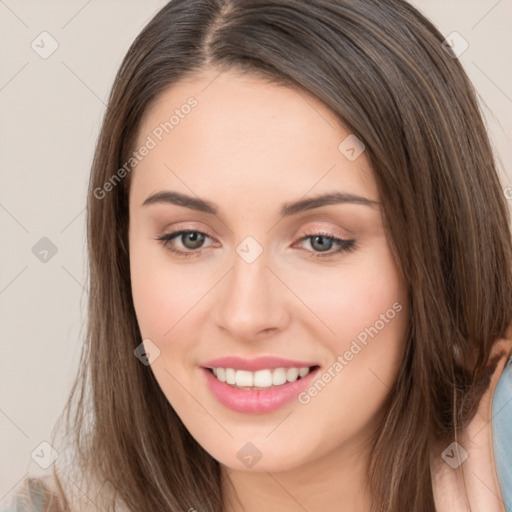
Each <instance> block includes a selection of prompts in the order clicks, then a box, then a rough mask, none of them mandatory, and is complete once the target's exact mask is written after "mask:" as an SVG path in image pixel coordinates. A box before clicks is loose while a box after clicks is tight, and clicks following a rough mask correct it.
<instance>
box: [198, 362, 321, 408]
mask: <svg viewBox="0 0 512 512" xmlns="http://www.w3.org/2000/svg"><path fill="white" fill-rule="evenodd" d="M201 369H202V370H203V372H204V373H205V375H206V383H207V385H208V387H209V388H210V391H211V392H212V393H213V394H214V395H215V397H216V398H217V400H218V401H219V402H220V403H221V404H222V405H224V406H226V407H228V408H229V409H232V410H233V411H236V412H243V413H252V414H262V413H266V412H272V411H275V410H276V409H279V408H280V407H282V406H283V405H286V404H288V403H290V402H291V401H293V400H294V399H295V398H297V396H298V394H299V393H300V392H301V391H304V389H305V388H307V387H308V386H309V385H310V383H311V381H312V380H313V378H314V377H315V375H316V374H317V372H318V370H320V368H319V367H317V368H315V369H314V370H311V371H310V372H309V373H308V374H307V375H306V376H305V377H302V378H300V379H298V380H296V381H295V382H287V383H286V384H282V385H280V386H273V387H269V388H262V389H261V390H259V389H258V390H252V389H240V388H236V387H234V386H230V385H229V384H226V383H225V382H221V381H220V380H219V379H217V377H215V376H214V375H213V373H211V372H210V370H207V369H206V368H201Z"/></svg>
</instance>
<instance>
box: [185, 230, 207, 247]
mask: <svg viewBox="0 0 512 512" xmlns="http://www.w3.org/2000/svg"><path fill="white" fill-rule="evenodd" d="M202 237H203V235H201V234H199V233H186V234H185V241H184V244H183V245H185V247H187V249H197V248H198V247H200V246H201V243H202V242H203V238H202ZM187 242H192V244H191V246H190V245H188V243H187Z"/></svg>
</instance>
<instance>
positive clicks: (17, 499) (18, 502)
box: [0, 476, 59, 512]
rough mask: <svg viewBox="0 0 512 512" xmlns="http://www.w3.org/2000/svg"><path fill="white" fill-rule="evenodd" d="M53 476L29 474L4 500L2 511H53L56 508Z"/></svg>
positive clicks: (0, 508)
mask: <svg viewBox="0 0 512 512" xmlns="http://www.w3.org/2000/svg"><path fill="white" fill-rule="evenodd" d="M54 497H55V495H54V493H53V485H52V478H51V477H50V476H39V477H36V476H29V477H27V478H25V479H24V480H23V481H22V482H21V483H20V484H19V485H18V487H17V488H16V489H15V491H14V493H13V494H12V495H11V496H10V497H9V498H8V500H6V501H4V502H2V505H1V506H0V512H52V511H53V510H55V511H57V510H59V509H57V508H55V506H56V502H55V500H54Z"/></svg>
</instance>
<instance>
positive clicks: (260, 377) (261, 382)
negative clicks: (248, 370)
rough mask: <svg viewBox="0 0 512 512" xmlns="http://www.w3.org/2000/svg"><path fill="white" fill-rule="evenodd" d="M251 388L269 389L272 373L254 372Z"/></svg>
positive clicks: (268, 371)
mask: <svg viewBox="0 0 512 512" xmlns="http://www.w3.org/2000/svg"><path fill="white" fill-rule="evenodd" d="M253 386H256V387H258V388H269V387H270V386H272V372H271V371H270V370H258V371H257V372H254V382H253Z"/></svg>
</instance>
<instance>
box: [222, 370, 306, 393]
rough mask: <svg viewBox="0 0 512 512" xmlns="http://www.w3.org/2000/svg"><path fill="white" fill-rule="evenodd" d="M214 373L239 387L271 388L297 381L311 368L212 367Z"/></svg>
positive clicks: (223, 380)
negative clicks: (250, 368)
mask: <svg viewBox="0 0 512 512" xmlns="http://www.w3.org/2000/svg"><path fill="white" fill-rule="evenodd" d="M212 371H213V374H214V375H215V376H216V377H217V379H219V380H220V381H221V382H226V383H227V384H231V385H232V386H237V387H241V388H242V387H243V388H247V387H249V388H250V387H256V388H269V387H270V386H281V385H282V384H285V383H286V382H295V381H296V380H297V379H298V378H299V377H305V376H306V375H307V374H308V373H309V371H310V368H309V367H308V366H304V367H301V368H274V369H266V370H258V371H256V372H250V371H247V370H235V369H233V368H212Z"/></svg>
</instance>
